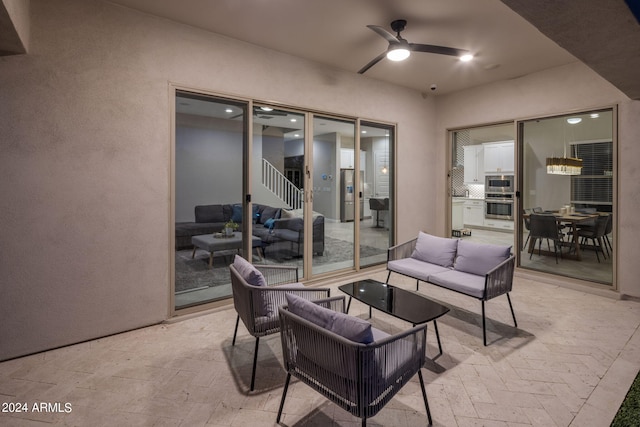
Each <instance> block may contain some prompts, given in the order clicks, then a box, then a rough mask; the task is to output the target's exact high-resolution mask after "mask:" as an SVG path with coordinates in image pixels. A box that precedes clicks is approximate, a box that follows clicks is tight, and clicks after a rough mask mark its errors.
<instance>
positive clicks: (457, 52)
mask: <svg viewBox="0 0 640 427" xmlns="http://www.w3.org/2000/svg"><path fill="white" fill-rule="evenodd" d="M409 47H410V48H411V50H412V51H414V52H427V53H437V54H440V55H451V56H462V55H464V54H465V53H469V51H467V50H464V49H456V48H454V47H445V46H435V45H432V44H420V43H409Z"/></svg>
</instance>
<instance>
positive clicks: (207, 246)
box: [191, 231, 262, 268]
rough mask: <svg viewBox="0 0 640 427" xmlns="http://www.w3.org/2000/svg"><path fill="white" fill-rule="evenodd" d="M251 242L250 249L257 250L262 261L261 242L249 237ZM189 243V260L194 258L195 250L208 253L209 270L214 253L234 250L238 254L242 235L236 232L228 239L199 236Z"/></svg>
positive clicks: (206, 235) (257, 238)
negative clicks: (191, 250)
mask: <svg viewBox="0 0 640 427" xmlns="http://www.w3.org/2000/svg"><path fill="white" fill-rule="evenodd" d="M216 235H218V233H216ZM251 240H252V241H251V247H252V248H256V249H257V251H258V256H259V257H260V259H262V253H261V250H262V240H260V238H259V237H256V236H251ZM191 243H192V244H193V253H192V254H191V258H192V259H193V258H195V256H196V249H198V248H200V249H204V250H205V251H208V252H209V268H211V267H212V266H213V253H214V252H218V251H225V250H229V249H236V250H237V251H238V253H240V249H241V248H242V233H241V232H239V231H236V232H234V233H233V235H232V236H229V237H227V236H224V237H222V235H218V237H216V236H215V235H213V234H201V235H199V236H193V237H191Z"/></svg>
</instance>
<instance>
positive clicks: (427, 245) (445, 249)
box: [411, 231, 458, 268]
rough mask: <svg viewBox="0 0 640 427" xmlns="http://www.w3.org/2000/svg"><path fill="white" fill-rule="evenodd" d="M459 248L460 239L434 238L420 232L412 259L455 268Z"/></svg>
mask: <svg viewBox="0 0 640 427" xmlns="http://www.w3.org/2000/svg"><path fill="white" fill-rule="evenodd" d="M457 248H458V239H448V238H444V237H437V236H432V235H430V234H427V233H423V232H422V231H420V232H419V233H418V240H417V242H416V248H415V249H414V251H413V253H412V254H411V258H414V259H417V260H420V261H424V262H428V263H430V264H436V265H441V266H442V267H446V268H449V267H453V260H454V259H455V257H456V250H457Z"/></svg>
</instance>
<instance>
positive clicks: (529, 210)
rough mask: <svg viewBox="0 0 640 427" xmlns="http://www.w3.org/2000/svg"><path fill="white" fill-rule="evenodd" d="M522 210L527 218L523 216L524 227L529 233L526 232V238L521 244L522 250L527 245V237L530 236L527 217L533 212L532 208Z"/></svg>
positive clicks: (529, 221) (529, 224) (529, 223)
mask: <svg viewBox="0 0 640 427" xmlns="http://www.w3.org/2000/svg"><path fill="white" fill-rule="evenodd" d="M522 212H523V213H524V214H525V215H527V218H524V228H525V229H526V230H527V231H528V232H529V234H527V239H526V240H525V241H524V243H523V244H522V250H524V248H526V247H527V243H529V238H530V237H531V220H530V219H529V218H528V217H529V216H530V215H531V214H532V213H533V210H531V209H523V210H522Z"/></svg>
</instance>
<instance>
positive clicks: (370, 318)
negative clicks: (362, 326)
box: [369, 306, 371, 319]
mask: <svg viewBox="0 0 640 427" xmlns="http://www.w3.org/2000/svg"><path fill="white" fill-rule="evenodd" d="M369 319H371V306H369Z"/></svg>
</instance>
